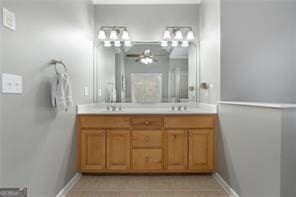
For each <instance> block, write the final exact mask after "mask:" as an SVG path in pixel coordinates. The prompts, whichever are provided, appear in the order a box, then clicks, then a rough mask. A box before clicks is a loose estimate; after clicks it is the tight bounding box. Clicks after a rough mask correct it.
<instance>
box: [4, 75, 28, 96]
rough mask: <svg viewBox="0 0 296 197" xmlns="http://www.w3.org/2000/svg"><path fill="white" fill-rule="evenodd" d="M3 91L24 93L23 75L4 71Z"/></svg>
mask: <svg viewBox="0 0 296 197" xmlns="http://www.w3.org/2000/svg"><path fill="white" fill-rule="evenodd" d="M2 93H7V94H22V93H23V77H22V76H19V75H11V74H6V73H2Z"/></svg>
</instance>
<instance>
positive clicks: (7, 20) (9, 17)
mask: <svg viewBox="0 0 296 197" xmlns="http://www.w3.org/2000/svg"><path fill="white" fill-rule="evenodd" d="M3 25H4V26H5V27H7V28H9V29H11V30H13V31H15V27H16V23H15V14H14V13H12V12H11V11H9V10H8V9H6V8H3Z"/></svg>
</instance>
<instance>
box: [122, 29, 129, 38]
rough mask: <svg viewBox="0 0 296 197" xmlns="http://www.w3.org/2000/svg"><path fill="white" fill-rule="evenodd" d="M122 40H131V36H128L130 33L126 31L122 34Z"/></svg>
mask: <svg viewBox="0 0 296 197" xmlns="http://www.w3.org/2000/svg"><path fill="white" fill-rule="evenodd" d="M121 39H122V40H129V39H130V37H129V34H128V31H127V30H124V31H123V32H122V36H121Z"/></svg>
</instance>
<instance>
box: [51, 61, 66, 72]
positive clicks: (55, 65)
mask: <svg viewBox="0 0 296 197" xmlns="http://www.w3.org/2000/svg"><path fill="white" fill-rule="evenodd" d="M50 64H52V65H54V68H55V71H56V73H57V74H58V73H59V72H58V69H57V64H61V65H63V67H64V69H65V73H67V67H66V65H65V64H64V62H63V61H61V60H51V62H50Z"/></svg>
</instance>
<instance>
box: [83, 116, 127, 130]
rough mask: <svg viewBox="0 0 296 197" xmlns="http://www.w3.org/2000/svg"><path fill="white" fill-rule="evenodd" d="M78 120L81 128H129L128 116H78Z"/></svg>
mask: <svg viewBox="0 0 296 197" xmlns="http://www.w3.org/2000/svg"><path fill="white" fill-rule="evenodd" d="M79 120H80V126H81V127H82V128H107V129H114V128H117V129H122V128H130V118H129V117H128V116H116V117H114V116H80V118H79Z"/></svg>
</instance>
